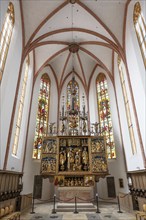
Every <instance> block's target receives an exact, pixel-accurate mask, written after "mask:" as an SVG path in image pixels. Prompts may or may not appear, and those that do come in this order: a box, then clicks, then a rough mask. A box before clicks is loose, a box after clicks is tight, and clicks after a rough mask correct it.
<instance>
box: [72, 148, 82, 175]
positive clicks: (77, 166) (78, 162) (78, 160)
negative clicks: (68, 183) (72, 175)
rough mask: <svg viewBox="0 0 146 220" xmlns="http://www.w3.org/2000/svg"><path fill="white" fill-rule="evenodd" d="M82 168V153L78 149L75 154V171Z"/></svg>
mask: <svg viewBox="0 0 146 220" xmlns="http://www.w3.org/2000/svg"><path fill="white" fill-rule="evenodd" d="M81 169H82V164H81V155H80V154H79V152H78V151H76V154H75V163H74V165H73V171H76V170H77V171H80V170H81Z"/></svg>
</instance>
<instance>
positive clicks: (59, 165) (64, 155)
mask: <svg viewBox="0 0 146 220" xmlns="http://www.w3.org/2000/svg"><path fill="white" fill-rule="evenodd" d="M41 174H42V175H45V176H49V175H50V176H52V175H53V176H54V184H55V185H58V186H62V187H63V186H64V187H72V186H73V187H76V186H78V187H81V186H83V187H85V186H86V187H88V186H93V185H94V183H95V179H97V178H95V177H97V176H98V177H104V176H106V175H107V174H108V167H107V158H106V149H105V140H104V138H103V137H91V136H90V137H89V136H87V137H85V136H84V137H83V136H81V137H80V136H76V137H71V136H69V137H68V136H65V137H64V136H61V137H60V136H59V137H49V138H47V137H46V138H45V139H44V140H43V145H42V160H41ZM98 179H99V178H98Z"/></svg>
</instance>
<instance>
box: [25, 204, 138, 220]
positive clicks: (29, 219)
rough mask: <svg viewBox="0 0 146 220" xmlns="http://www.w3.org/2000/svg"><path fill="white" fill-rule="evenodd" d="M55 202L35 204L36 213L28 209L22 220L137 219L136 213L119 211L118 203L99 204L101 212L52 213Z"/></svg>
mask: <svg viewBox="0 0 146 220" xmlns="http://www.w3.org/2000/svg"><path fill="white" fill-rule="evenodd" d="M52 208H53V204H50V203H49V204H47V203H45V204H35V207H34V211H35V213H34V214H30V211H31V210H27V211H25V212H24V213H22V215H21V220H52V219H56V220H136V218H135V214H134V213H133V214H131V213H127V212H124V211H123V213H118V212H117V211H118V207H117V205H116V204H107V203H102V204H99V208H100V213H99V214H97V213H96V212H79V213H78V214H74V213H73V212H63V210H62V212H57V213H56V214H52Z"/></svg>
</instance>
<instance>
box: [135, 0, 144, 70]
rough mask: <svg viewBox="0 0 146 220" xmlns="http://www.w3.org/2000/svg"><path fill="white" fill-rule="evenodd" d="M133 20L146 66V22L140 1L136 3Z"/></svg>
mask: <svg viewBox="0 0 146 220" xmlns="http://www.w3.org/2000/svg"><path fill="white" fill-rule="evenodd" d="M133 21H134V27H135V30H136V35H137V38H138V42H139V46H140V49H141V53H142V57H143V61H144V64H145V66H146V22H145V20H144V17H143V14H142V10H141V6H140V3H139V2H137V3H136V4H135V5H134V12H133Z"/></svg>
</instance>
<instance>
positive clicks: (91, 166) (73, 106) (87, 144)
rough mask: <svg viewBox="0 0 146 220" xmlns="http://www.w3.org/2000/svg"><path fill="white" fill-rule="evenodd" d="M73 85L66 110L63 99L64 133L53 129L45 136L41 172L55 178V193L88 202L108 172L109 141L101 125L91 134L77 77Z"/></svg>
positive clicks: (62, 197)
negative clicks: (81, 108) (81, 100)
mask: <svg viewBox="0 0 146 220" xmlns="http://www.w3.org/2000/svg"><path fill="white" fill-rule="evenodd" d="M70 87H71V88H70V90H71V94H70V100H69V103H70V104H69V105H68V109H67V111H65V110H64V100H63V105H62V109H61V110H62V112H61V113H60V135H58V136H57V135H56V136H54V134H53V133H52V130H53V128H52V129H51V130H50V133H49V136H48V137H45V138H44V139H43V143H42V160H41V175H42V176H45V177H46V176H48V177H49V176H53V177H54V185H55V193H56V194H57V195H58V196H59V198H60V199H62V200H63V199H69V198H74V197H75V196H78V197H80V198H81V199H83V200H84V201H85V200H90V199H91V198H93V196H94V186H95V181H98V179H99V178H100V177H105V176H106V175H107V174H108V167H107V156H106V144H105V139H104V137H103V136H100V132H98V133H97V126H96V127H95V129H94V130H95V132H93V133H90V135H89V132H88V130H89V129H88V128H87V123H88V114H87V113H86V111H85V101H84V98H85V97H84V95H83V97H82V98H83V111H82V112H81V111H79V104H78V94H77V85H76V81H75V78H74V77H73V78H72V81H71V85H70ZM63 99H64V97H63ZM52 126H53V124H52ZM83 200H82V201H83Z"/></svg>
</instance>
